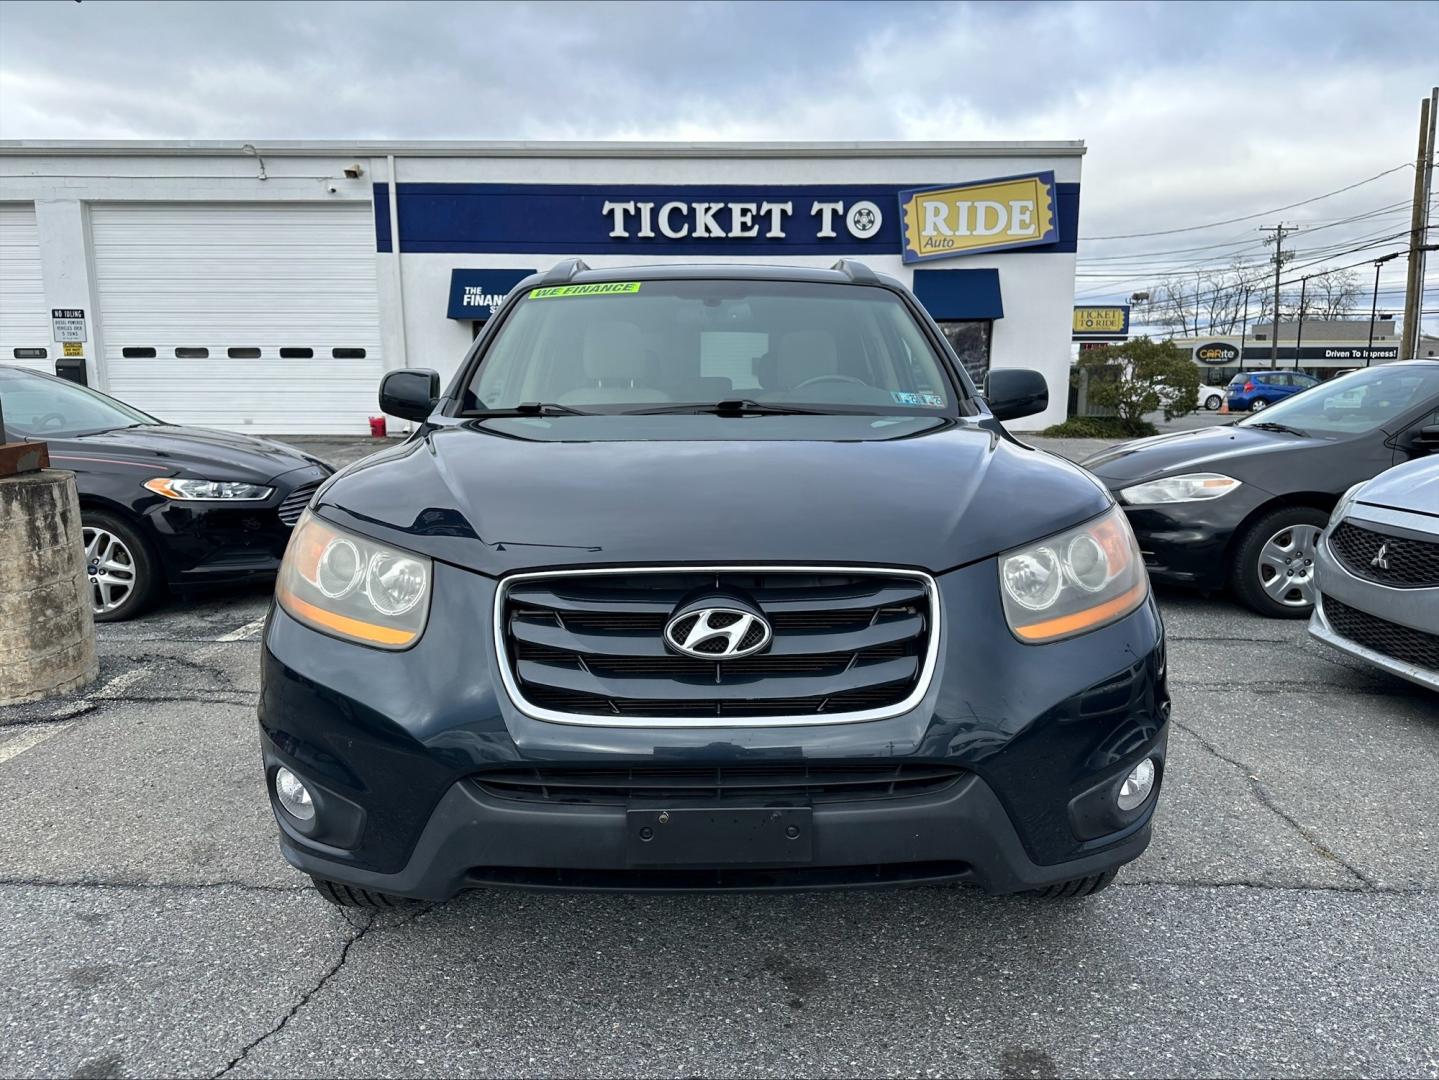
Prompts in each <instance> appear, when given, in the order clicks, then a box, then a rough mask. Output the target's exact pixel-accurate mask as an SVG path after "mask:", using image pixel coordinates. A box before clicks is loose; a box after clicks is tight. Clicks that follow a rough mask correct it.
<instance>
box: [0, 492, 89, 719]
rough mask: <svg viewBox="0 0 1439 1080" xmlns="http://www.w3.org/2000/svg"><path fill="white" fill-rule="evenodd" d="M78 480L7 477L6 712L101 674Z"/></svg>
mask: <svg viewBox="0 0 1439 1080" xmlns="http://www.w3.org/2000/svg"><path fill="white" fill-rule="evenodd" d="M82 535H83V534H82V530H81V524H80V501H79V498H78V497H77V495H76V492H75V477H74V475H73V474H71V473H68V472H60V471H57V470H44V471H41V472H30V473H23V474H21V475H19V476H7V477H0V705H15V704H19V703H20V702H24V701H35V700H37V699H39V698H43V697H48V696H50V695H52V694H62V693H66V692H68V691H71V690H76V689H78V688H80V687H82V686H84V685H85V684H86V683H88V682H90V681H91V680H92V679H94V678H95V676H96V675H97V674H99V670H100V668H99V662H98V660H97V658H96V655H95V621H94V618H93V616H92V615H91V611H90V585H89V582H88V581H87V580H86V578H85V551H84V544H83V541H82V539H81V537H82Z"/></svg>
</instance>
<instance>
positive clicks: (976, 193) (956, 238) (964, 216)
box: [899, 172, 1059, 263]
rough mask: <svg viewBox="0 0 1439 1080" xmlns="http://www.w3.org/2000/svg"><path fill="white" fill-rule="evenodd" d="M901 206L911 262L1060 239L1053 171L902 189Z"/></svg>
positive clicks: (906, 252)
mask: <svg viewBox="0 0 1439 1080" xmlns="http://www.w3.org/2000/svg"><path fill="white" fill-rule="evenodd" d="M899 210H900V216H901V218H902V219H903V222H904V261H905V262H907V263H916V262H927V261H929V260H931V259H949V258H953V257H954V256H956V255H975V254H978V253H979V252H982V251H1005V250H1008V249H1010V248H1022V247H1037V246H1038V245H1040V244H1052V243H1054V242H1055V241H1057V240H1058V239H1059V222H1058V220H1057V218H1056V216H1055V195H1054V173H1052V172H1037V173H1027V174H1025V175H1023V176H1006V177H1002V178H1000V179H997V180H981V181H979V182H977V183H973V184H961V185H958V186H956V187H942V188H916V189H913V190H909V191H901V192H900V193H899Z"/></svg>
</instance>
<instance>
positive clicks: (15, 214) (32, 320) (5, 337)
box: [0, 203, 55, 375]
mask: <svg viewBox="0 0 1439 1080" xmlns="http://www.w3.org/2000/svg"><path fill="white" fill-rule="evenodd" d="M54 350H55V346H54V345H53V344H52V343H51V341H50V309H49V308H47V307H46V306H45V281H44V279H43V278H42V277H41V275H40V233H39V231H38V230H37V229H36V228H35V206H34V204H33V203H0V364H16V365H18V366H20V367H29V368H34V369H35V370H36V371H48V372H50V373H51V374H52V375H53V374H54V373H55V361H54V360H53V359H51V357H52V356H53V355H54Z"/></svg>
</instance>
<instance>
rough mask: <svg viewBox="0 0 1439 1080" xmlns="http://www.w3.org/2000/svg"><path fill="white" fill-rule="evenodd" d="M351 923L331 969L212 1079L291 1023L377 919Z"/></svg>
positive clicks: (215, 1078)
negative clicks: (277, 1021) (357, 923)
mask: <svg viewBox="0 0 1439 1080" xmlns="http://www.w3.org/2000/svg"><path fill="white" fill-rule="evenodd" d="M346 922H347V923H348V920H346ZM350 925H351V928H352V929H354V933H352V934H351V935H350V936H349V937H348V938H346V939H345V944H344V945H342V946H341V947H340V955H339V956H338V957H336V959H335V962H334V963H333V964H331V965H330V969H329V970H328V971H326V972H325V973H324V974H323V975H321V976H320V980H319V981H318V982H317V983H315V985H314V986H312V987H310V989H308V990H306V991H305V992H304V993H302V994H301V995H300V998H299V1000H298V1001H296V1002H295V1003H294V1004H293V1005H291V1006H290V1008H289V1011H288V1012H286V1013H285V1015H284V1016H282V1017H280V1021H279V1023H277V1024H276V1025H275V1026H274V1027H272V1028H270V1029H269V1030H268V1031H265V1032H262V1033H261V1034H260V1035H259V1037H258V1038H256V1039H253V1040H251V1041H250V1042H249V1043H247V1044H246V1045H245V1046H243V1047H242V1048H241V1049H240V1052H239V1053H238V1054H236V1055H235V1056H234V1057H233V1058H231V1059H230V1063H229V1064H228V1065H226V1066H225V1067H224V1068H223V1069H221V1070H220V1071H219V1072H216V1073H211V1074H210V1080H219V1077H222V1076H224V1075H225V1074H226V1073H228V1072H229V1071H230V1070H231V1069H233V1068H235V1066H237V1065H239V1064H240V1062H242V1061H244V1060H245V1059H246V1058H247V1057H249V1056H250V1052H251V1051H252V1050H254V1049H255V1048H256V1047H258V1046H259V1045H260V1044H261V1043H263V1042H265V1041H266V1040H267V1039H271V1038H274V1037H275V1036H276V1035H278V1034H279V1033H280V1032H282V1031H284V1030H285V1026H286V1025H287V1024H289V1022H290V1021H291V1020H293V1019H295V1017H296V1016H298V1015H299V1012H300V1010H301V1009H303V1008H304V1007H305V1006H306V1005H308V1004H309V1003H310V1000H311V999H312V998H313V997H314V996H315V995H316V994H318V993H319V992H320V991H321V990H323V989H324V988H325V986H326V984H327V983H329V981H330V980H331V979H333V978H334V977H335V976H336V975H338V974H339V973H340V969H341V968H343V967H344V966H345V961H346V960H348V959H349V958H350V950H351V949H353V948H354V947H355V944H356V942H358V941H359V940H360V939H361V938H363V937H364V936H365V935H366V934H368V933H369V932H370V931H371V930H373V929H374V928H375V920H374V917H373V916H371V917H370V918H369V919H367V920H366V922H365V924H364V925H363V926H360V927H358V928H355V927H354V925H353V924H350Z"/></svg>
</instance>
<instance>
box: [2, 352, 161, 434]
mask: <svg viewBox="0 0 1439 1080" xmlns="http://www.w3.org/2000/svg"><path fill="white" fill-rule="evenodd" d="M0 411H3V412H4V414H5V428H6V430H7V431H13V432H16V433H18V434H20V435H23V436H26V437H27V438H38V439H44V438H62V437H64V436H67V435H81V434H90V433H94V432H99V431H111V430H113V429H115V428H122V427H134V426H136V425H140V424H158V423H160V421H158V420H156V419H155V418H154V417H153V416H146V415H145V414H144V413H142V412H140V411H139V410H138V409H132V408H130V406H128V405H122V404H120V402H118V401H116V400H115V399H114V398H108V397H106V396H105V395H104V394H100V393H97V392H96V391H94V390H91V389H89V388H88V387H84V386H79V385H77V384H75V383H71V382H64V381H63V380H60V379H48V378H46V377H44V376H43V375H36V374H34V373H33V372H29V371H20V370H17V369H15V368H4V367H0Z"/></svg>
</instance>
